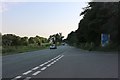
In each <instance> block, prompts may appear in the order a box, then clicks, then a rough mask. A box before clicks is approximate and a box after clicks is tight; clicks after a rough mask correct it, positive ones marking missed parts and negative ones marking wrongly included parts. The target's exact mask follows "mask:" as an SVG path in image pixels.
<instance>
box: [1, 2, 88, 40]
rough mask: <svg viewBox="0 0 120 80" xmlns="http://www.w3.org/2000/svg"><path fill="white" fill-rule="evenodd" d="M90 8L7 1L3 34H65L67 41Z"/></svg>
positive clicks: (64, 3) (74, 3) (4, 6)
mask: <svg viewBox="0 0 120 80" xmlns="http://www.w3.org/2000/svg"><path fill="white" fill-rule="evenodd" d="M86 6H87V2H4V3H2V10H0V17H2V19H1V20H0V21H2V33H3V34H5V33H13V34H16V35H19V36H28V37H30V36H35V35H39V36H43V37H46V38H48V37H49V35H52V34H55V33H59V32H62V34H63V36H65V38H66V37H67V35H68V34H69V33H70V32H71V31H75V30H76V29H77V28H78V23H79V21H80V19H81V18H82V17H80V13H81V12H82V11H83V9H82V8H84V7H86ZM0 9H1V8H0Z"/></svg>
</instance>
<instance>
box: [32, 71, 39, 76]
mask: <svg viewBox="0 0 120 80" xmlns="http://www.w3.org/2000/svg"><path fill="white" fill-rule="evenodd" d="M40 72H41V71H37V72H35V73H33V74H32V75H34V76H35V75H37V74H39V73H40Z"/></svg>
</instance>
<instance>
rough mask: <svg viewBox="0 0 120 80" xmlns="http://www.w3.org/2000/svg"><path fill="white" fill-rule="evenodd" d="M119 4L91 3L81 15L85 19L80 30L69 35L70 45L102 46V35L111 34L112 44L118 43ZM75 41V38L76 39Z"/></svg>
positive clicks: (80, 25)
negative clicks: (91, 44)
mask: <svg viewBox="0 0 120 80" xmlns="http://www.w3.org/2000/svg"><path fill="white" fill-rule="evenodd" d="M119 10H120V7H119V3H118V2H89V3H88V6H87V7H85V8H84V11H83V12H81V14H80V15H83V19H82V20H81V21H80V23H79V28H78V29H77V30H76V31H75V32H71V33H70V34H69V35H68V38H67V40H68V42H70V43H76V44H77V43H91V42H93V43H94V44H95V45H96V46H99V45H100V40H101V33H107V34H110V40H111V42H112V43H118V42H119V41H118V23H119V22H118V21H119V20H118V16H119V15H118V11H119ZM75 35H76V37H77V40H76V41H73V38H76V37H75Z"/></svg>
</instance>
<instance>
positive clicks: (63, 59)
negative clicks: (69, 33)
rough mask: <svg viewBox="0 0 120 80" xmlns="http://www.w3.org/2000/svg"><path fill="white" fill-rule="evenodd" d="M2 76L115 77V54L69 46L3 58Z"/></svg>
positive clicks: (116, 66)
mask: <svg viewBox="0 0 120 80" xmlns="http://www.w3.org/2000/svg"><path fill="white" fill-rule="evenodd" d="M2 76H3V78H11V79H13V80H17V79H19V78H25V79H26V80H29V79H31V78H117V77H118V54H114V53H112V52H110V53H108V52H107V53H105V52H104V53H103V52H94V51H91V52H89V51H84V50H80V49H76V48H74V47H70V46H59V47H58V49H52V50H50V49H45V50H40V51H34V52H27V53H23V54H15V55H8V56H4V57H3V75H2Z"/></svg>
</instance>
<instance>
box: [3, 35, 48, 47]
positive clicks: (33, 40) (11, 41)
mask: <svg viewBox="0 0 120 80" xmlns="http://www.w3.org/2000/svg"><path fill="white" fill-rule="evenodd" d="M1 36H2V46H3V47H6V46H27V45H29V44H34V45H37V46H41V45H42V43H48V40H47V38H44V37H40V36H38V35H37V36H35V37H30V38H28V37H20V36H17V35H15V34H4V35H1Z"/></svg>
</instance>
